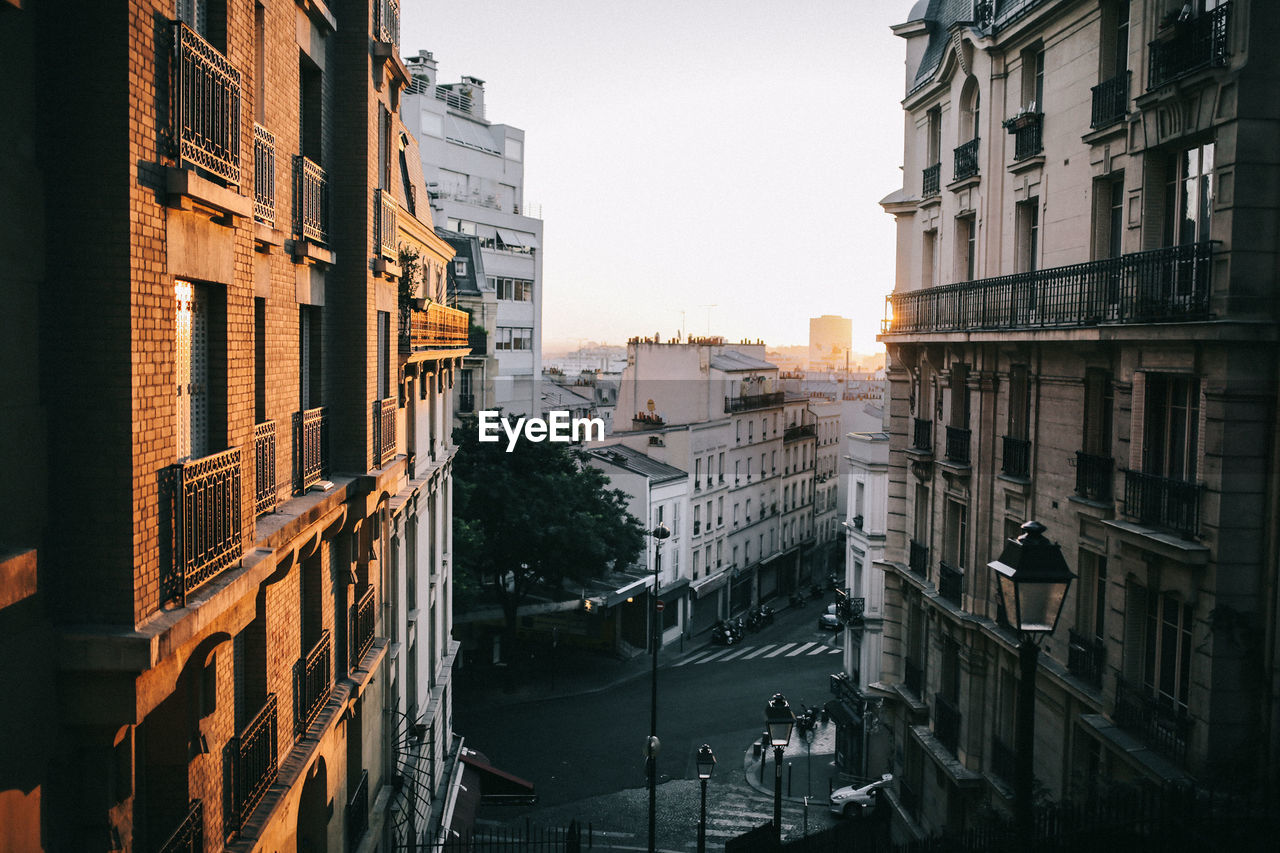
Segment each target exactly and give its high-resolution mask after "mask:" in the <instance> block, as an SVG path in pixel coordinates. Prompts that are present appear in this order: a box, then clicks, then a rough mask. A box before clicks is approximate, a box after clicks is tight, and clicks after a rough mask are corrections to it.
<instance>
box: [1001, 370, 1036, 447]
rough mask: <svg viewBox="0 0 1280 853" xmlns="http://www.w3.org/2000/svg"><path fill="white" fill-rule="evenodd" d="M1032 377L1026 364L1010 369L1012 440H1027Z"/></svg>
mask: <svg viewBox="0 0 1280 853" xmlns="http://www.w3.org/2000/svg"><path fill="white" fill-rule="evenodd" d="M1030 391H1031V375H1030V372H1029V371H1028V370H1027V366H1026V365H1025V364H1014V365H1010V367H1009V431H1008V433H1007V434H1008V435H1009V436H1010V437H1012V438H1018V439H1022V440H1024V441H1025V440H1026V438H1027V436H1028V435H1029V429H1028V421H1029V420H1030V419H1031V393H1030Z"/></svg>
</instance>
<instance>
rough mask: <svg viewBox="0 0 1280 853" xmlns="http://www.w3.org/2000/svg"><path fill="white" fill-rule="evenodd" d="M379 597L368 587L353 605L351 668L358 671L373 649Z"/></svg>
mask: <svg viewBox="0 0 1280 853" xmlns="http://www.w3.org/2000/svg"><path fill="white" fill-rule="evenodd" d="M376 604H377V596H376V595H375V594H374V588H373V587H372V586H366V587H365V588H364V592H363V593H361V594H360V598H359V599H358V600H357V601H356V603H355V604H353V605H351V668H352V669H358V668H359V666H360V661H362V660H363V659H364V656H365V655H366V654H368V652H369V649H371V648H373V630H374V616H375V615H376V613H375V609H374V608H375V606H376Z"/></svg>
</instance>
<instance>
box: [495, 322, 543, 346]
mask: <svg viewBox="0 0 1280 853" xmlns="http://www.w3.org/2000/svg"><path fill="white" fill-rule="evenodd" d="M495 331H496V335H495V336H494V349H495V350H498V351H503V350H507V351H526V350H532V349H533V329H531V328H522V327H510V326H499V327H498V328H497V329H496V330H495Z"/></svg>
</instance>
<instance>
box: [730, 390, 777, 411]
mask: <svg viewBox="0 0 1280 853" xmlns="http://www.w3.org/2000/svg"><path fill="white" fill-rule="evenodd" d="M783 400H784V395H783V393H782V392H781V391H771V392H769V393H765V394H746V395H743V396H741V397H725V398H724V411H725V413H726V414H732V413H734V412H751V411H755V410H756V409H769V408H773V407H775V406H781V405H782V403H783Z"/></svg>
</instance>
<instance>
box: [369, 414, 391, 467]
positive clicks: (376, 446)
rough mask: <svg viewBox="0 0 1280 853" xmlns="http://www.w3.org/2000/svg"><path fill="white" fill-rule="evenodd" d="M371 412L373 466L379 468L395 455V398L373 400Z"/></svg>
mask: <svg viewBox="0 0 1280 853" xmlns="http://www.w3.org/2000/svg"><path fill="white" fill-rule="evenodd" d="M371 413H372V419H373V423H372V429H373V442H372V444H373V467H374V468H381V467H382V466H383V465H385V464H387V462H389V461H390V460H391V459H393V458H395V455H396V398H395V397H387V398H386V399H384V400H374V401H373V406H372V409H371Z"/></svg>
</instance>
